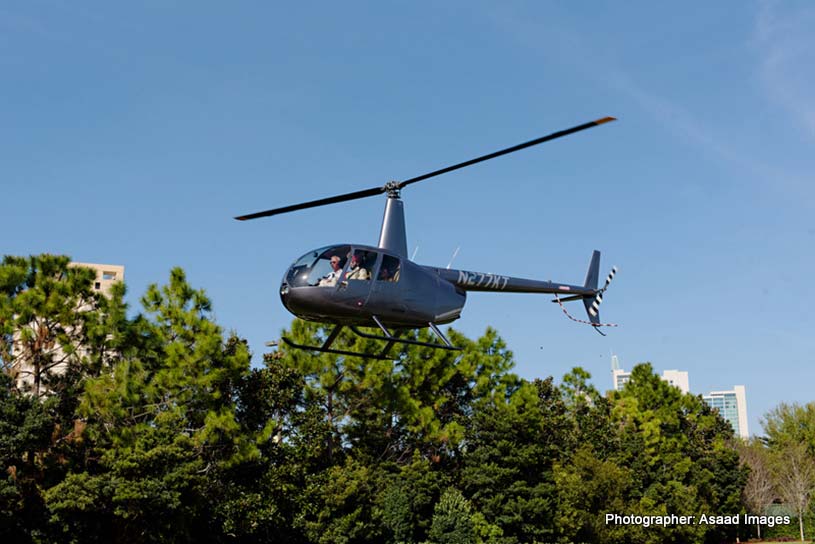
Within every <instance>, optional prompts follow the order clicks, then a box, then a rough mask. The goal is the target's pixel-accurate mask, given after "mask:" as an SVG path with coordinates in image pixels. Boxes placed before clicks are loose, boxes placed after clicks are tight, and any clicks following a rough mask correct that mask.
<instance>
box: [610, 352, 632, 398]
mask: <svg viewBox="0 0 815 544" xmlns="http://www.w3.org/2000/svg"><path fill="white" fill-rule="evenodd" d="M630 379H631V373H630V372H627V371H625V370H623V369H621V368H620V360H619V359H617V356H616V355H612V356H611V381H612V384H613V385H614V390H615V391H619V390H620V389H622V388H623V386H624V385H625V384H627V383H628V380H630Z"/></svg>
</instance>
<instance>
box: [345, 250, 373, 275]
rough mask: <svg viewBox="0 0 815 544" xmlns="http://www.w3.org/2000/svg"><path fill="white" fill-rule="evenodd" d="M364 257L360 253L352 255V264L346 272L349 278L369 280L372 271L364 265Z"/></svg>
mask: <svg viewBox="0 0 815 544" xmlns="http://www.w3.org/2000/svg"><path fill="white" fill-rule="evenodd" d="M361 261H362V259H361V258H360V256H359V254H358V253H354V255H352V256H351V265H350V266H349V267H348V272H347V273H346V274H345V279H347V280H369V279H371V273H370V272H368V269H367V268H365V267H364V266H362V263H361Z"/></svg>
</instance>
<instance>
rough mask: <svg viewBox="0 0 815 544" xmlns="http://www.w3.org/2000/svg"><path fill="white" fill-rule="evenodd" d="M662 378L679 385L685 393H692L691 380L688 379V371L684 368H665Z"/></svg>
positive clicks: (676, 385)
mask: <svg viewBox="0 0 815 544" xmlns="http://www.w3.org/2000/svg"><path fill="white" fill-rule="evenodd" d="M662 379H663V380H665V381H666V382H668V383H669V384H671V385H673V386H674V387H678V388H679V390H680V391H682V392H683V393H690V381H689V380H688V373H687V372H686V371H684V370H663V371H662Z"/></svg>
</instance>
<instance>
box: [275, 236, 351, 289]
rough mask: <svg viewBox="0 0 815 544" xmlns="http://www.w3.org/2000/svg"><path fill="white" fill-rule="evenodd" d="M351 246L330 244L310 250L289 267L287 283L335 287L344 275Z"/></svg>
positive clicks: (293, 285) (297, 285)
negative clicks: (343, 271)
mask: <svg viewBox="0 0 815 544" xmlns="http://www.w3.org/2000/svg"><path fill="white" fill-rule="evenodd" d="M350 253H351V246H329V247H323V248H320V249H315V250H313V251H309V252H308V253H306V254H305V255H303V256H302V257H300V258H299V259H297V261H295V263H294V264H293V265H292V266H291V268H289V271H288V273H287V274H286V283H288V284H289V285H291V286H292V287H306V286H312V287H333V286H335V285H337V281H338V280H339V279H340V276H341V275H342V270H343V268H345V265H346V263H347V261H348V255H349V254H350Z"/></svg>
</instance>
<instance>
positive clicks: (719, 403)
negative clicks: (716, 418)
mask: <svg viewBox="0 0 815 544" xmlns="http://www.w3.org/2000/svg"><path fill="white" fill-rule="evenodd" d="M702 398H703V399H704V401H705V403H707V405H708V406H710V407H711V408H715V409H717V410H718V411H719V414H720V415H721V416H722V417H723V418H724V419H725V420H727V422H728V423H730V425H731V426H732V427H733V431H735V433H736V435H738V436H740V437H741V438H749V436H750V432H749V430H748V428H747V393H746V391H745V389H744V386H743V385H736V386H734V387H733V389H732V390H731V391H711V392H710V393H708V394H707V395H702Z"/></svg>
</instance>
